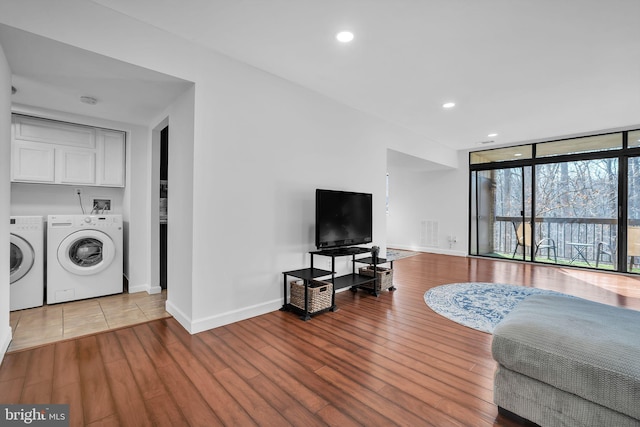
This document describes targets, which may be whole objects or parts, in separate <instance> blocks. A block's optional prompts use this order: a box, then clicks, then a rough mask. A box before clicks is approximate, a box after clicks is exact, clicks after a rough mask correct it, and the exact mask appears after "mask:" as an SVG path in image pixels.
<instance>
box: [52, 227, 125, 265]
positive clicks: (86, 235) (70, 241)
mask: <svg viewBox="0 0 640 427" xmlns="http://www.w3.org/2000/svg"><path fill="white" fill-rule="evenodd" d="M115 256H116V246H115V244H114V243H113V240H111V238H110V237H109V236H108V235H106V234H105V233H103V232H102V231H99V230H81V231H76V232H75V233H71V234H69V235H68V236H67V237H65V238H64V239H63V240H62V242H60V245H59V246H58V262H59V263H60V265H61V266H62V267H63V268H64V269H65V270H67V271H68V272H69V273H73V274H77V275H80V276H89V275H92V274H98V273H100V272H101V271H103V270H104V269H106V268H107V267H109V266H110V265H111V263H112V262H113V260H114V259H115Z"/></svg>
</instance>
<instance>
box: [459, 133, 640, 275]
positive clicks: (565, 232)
mask: <svg viewBox="0 0 640 427" xmlns="http://www.w3.org/2000/svg"><path fill="white" fill-rule="evenodd" d="M469 169H470V173H471V179H470V184H471V188H470V190H471V191H470V196H471V200H470V207H471V217H470V240H469V241H470V247H469V253H470V254H471V255H480V256H488V257H493V258H505V259H518V260H523V261H536V262H544V263H552V264H557V265H571V266H576V267H586V268H595V269H600V270H612V271H619V272H624V273H633V274H640V130H635V131H624V132H616V133H610V134H603V135H595V136H588V137H581V138H571V139H564V140H558V141H550V142H541V143H535V144H527V145H522V146H515V147H506V148H496V149H493V150H483V151H477V152H472V153H470V155H469Z"/></svg>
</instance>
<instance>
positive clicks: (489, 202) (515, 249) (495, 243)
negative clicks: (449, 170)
mask: <svg viewBox="0 0 640 427" xmlns="http://www.w3.org/2000/svg"><path fill="white" fill-rule="evenodd" d="M530 182H531V168H530V167H516V168H504V169H491V170H487V171H477V172H475V173H474V174H473V175H472V180H471V187H472V188H471V195H472V200H471V210H472V219H471V242H472V244H471V251H472V254H474V255H484V256H489V257H494V258H516V259H525V257H526V256H530V255H531V251H530V250H528V248H530V246H531V242H530V240H531V233H530V229H529V227H528V226H526V227H525V225H526V224H527V222H526V220H527V218H530V217H531V215H530V212H531V192H530V191H529V190H527V189H530V188H531V185H530Z"/></svg>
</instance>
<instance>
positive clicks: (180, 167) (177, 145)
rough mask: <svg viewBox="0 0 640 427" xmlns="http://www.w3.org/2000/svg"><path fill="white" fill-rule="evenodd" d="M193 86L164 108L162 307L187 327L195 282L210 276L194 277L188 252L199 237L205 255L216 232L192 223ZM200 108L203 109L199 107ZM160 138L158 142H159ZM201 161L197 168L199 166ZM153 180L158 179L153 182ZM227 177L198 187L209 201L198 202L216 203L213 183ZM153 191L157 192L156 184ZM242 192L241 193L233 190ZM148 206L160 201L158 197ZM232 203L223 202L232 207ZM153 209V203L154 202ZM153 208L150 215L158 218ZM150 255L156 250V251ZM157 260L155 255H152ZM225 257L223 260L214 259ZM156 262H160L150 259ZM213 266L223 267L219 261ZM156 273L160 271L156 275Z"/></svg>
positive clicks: (208, 264) (210, 266)
mask: <svg viewBox="0 0 640 427" xmlns="http://www.w3.org/2000/svg"><path fill="white" fill-rule="evenodd" d="M194 102H195V86H192V87H191V89H189V90H188V91H187V92H185V93H184V94H182V95H181V96H180V97H178V98H177V99H176V100H175V101H174V103H173V104H172V105H171V106H170V108H169V109H168V114H167V116H168V117H169V153H168V171H169V172H168V174H169V175H168V178H169V180H168V181H169V182H168V198H167V201H168V203H167V303H166V309H167V311H168V312H169V313H171V315H173V317H174V318H175V319H176V320H178V321H179V322H180V324H182V326H184V327H185V329H187V330H188V331H189V332H194V328H193V305H194V304H195V302H194V300H195V298H196V297H195V295H197V294H198V291H197V289H196V288H197V287H198V286H204V287H208V286H210V283H209V280H205V281H203V282H201V283H199V284H196V283H195V282H194V281H193V277H192V274H193V270H194V268H195V266H194V264H195V260H194V256H193V247H194V241H195V240H196V239H198V238H202V239H204V241H205V242H208V244H205V245H204V246H205V247H206V249H205V251H206V253H207V254H211V252H213V251H212V246H214V245H215V244H216V242H217V240H218V239H217V238H216V236H215V235H212V234H211V226H212V224H211V222H210V221H205V222H204V223H203V224H201V225H200V227H195V226H194V220H193V217H194V209H195V208H194V193H195V189H194V167H195V163H196V158H195V156H194V114H195V105H194ZM203 111H208V109H207V108H204V110H203ZM204 116H205V117H203V118H204V119H205V120H210V117H209V114H204ZM202 138H203V141H206V143H209V140H208V138H207V137H206V136H205V135H203V136H202ZM158 142H159V141H158ZM156 148H157V150H156V155H157V157H158V159H157V165H158V171H157V174H156V175H155V176H156V177H157V178H158V179H159V177H160V171H159V165H160V161H159V155H160V151H159V144H158V146H157V147H156ZM198 160H200V164H201V165H202V166H203V167H207V168H208V167H211V166H210V165H211V160H210V159H208V158H202V159H198ZM202 166H201V167H202ZM154 182H158V181H155V180H154ZM225 183H229V184H231V182H230V181H227V180H223V181H220V182H218V183H217V184H218V185H216V183H214V182H209V183H207V184H208V185H206V186H205V187H204V188H203V189H202V190H201V191H202V192H201V193H200V195H199V197H200V198H201V199H203V200H205V201H206V204H207V205H208V206H206V207H203V209H206V210H207V211H211V210H213V209H217V208H220V207H221V205H220V204H219V203H218V201H217V199H216V197H215V191H216V188H217V187H218V186H219V185H221V184H225ZM153 191H155V194H156V195H158V194H159V186H158V187H156V188H155V189H154V190H153ZM236 196H237V197H241V195H240V194H238V195H236ZM152 205H153V206H159V205H158V201H157V197H156V201H155V203H153V204H152ZM232 206H233V205H232V204H230V205H229V206H228V207H229V209H231V208H232ZM154 209H155V207H154ZM157 212H159V210H157V211H156V214H155V215H154V217H155V218H158V215H157ZM156 224H157V225H154V227H157V228H156V229H157V230H159V220H158V222H156ZM154 254H156V255H159V252H158V251H154ZM210 256H212V255H207V256H206V257H205V259H204V260H203V262H204V265H202V266H201V268H202V269H205V270H208V271H212V270H215V268H216V267H215V265H216V263H215V262H212V259H211V258H209V257H210ZM156 260H158V258H156ZM216 261H222V262H224V259H220V260H216ZM152 265H158V266H159V263H152ZM218 268H223V267H222V266H220V265H219V266H218ZM158 277H159V276H158Z"/></svg>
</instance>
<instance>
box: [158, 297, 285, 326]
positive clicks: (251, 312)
mask: <svg viewBox="0 0 640 427" xmlns="http://www.w3.org/2000/svg"><path fill="white" fill-rule="evenodd" d="M280 308H282V299H281V298H278V299H277V300H272V301H268V302H265V303H261V304H256V305H252V306H249V307H243V308H240V309H238V310H232V311H228V312H226V313H221V314H217V315H215V316H208V317H205V318H202V319H198V320H195V321H193V323H192V324H191V330H190V332H191V333H192V334H197V333H198V332H202V331H207V330H209V329H214V328H218V327H220V326H224V325H229V324H231V323H234V322H239V321H241V320H246V319H250V318H252V317H256V316H260V315H262V314H266V313H271V312H273V311H276V310H279V309H280ZM167 311H168V310H167Z"/></svg>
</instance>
